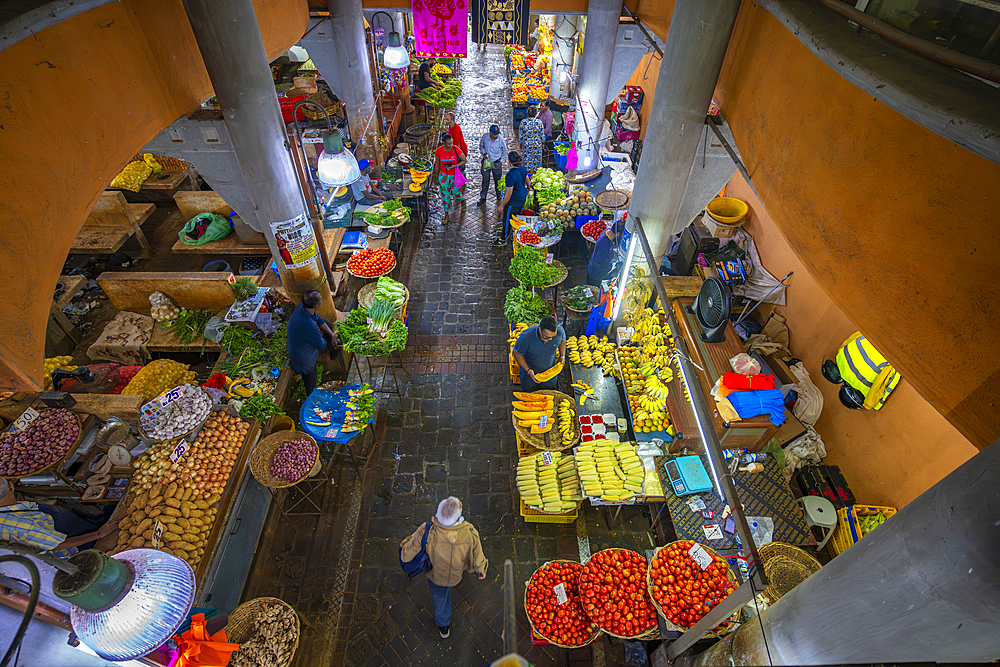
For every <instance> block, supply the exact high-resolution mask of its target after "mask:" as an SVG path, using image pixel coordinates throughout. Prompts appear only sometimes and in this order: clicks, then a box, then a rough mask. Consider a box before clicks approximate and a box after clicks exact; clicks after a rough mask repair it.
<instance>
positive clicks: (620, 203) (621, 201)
mask: <svg viewBox="0 0 1000 667" xmlns="http://www.w3.org/2000/svg"><path fill="white" fill-rule="evenodd" d="M629 199H630V197H629V195H628V193H627V192H619V191H617V190H605V191H604V192H600V193H598V194H597V196H596V197H594V203H595V204H597V205H598V206H600V207H601V208H602V209H604V210H605V211H617V210H619V209H623V208H626V207H628V202H629Z"/></svg>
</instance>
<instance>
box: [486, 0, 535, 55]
mask: <svg viewBox="0 0 1000 667" xmlns="http://www.w3.org/2000/svg"><path fill="white" fill-rule="evenodd" d="M472 41H473V42H477V43H479V44H483V43H485V44H527V43H528V0H472Z"/></svg>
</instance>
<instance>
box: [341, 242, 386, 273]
mask: <svg viewBox="0 0 1000 667" xmlns="http://www.w3.org/2000/svg"><path fill="white" fill-rule="evenodd" d="M394 266H396V256H395V255H393V254H392V251H391V250H389V249H388V248H366V249H365V250H359V251H358V252H356V253H355V254H354V255H352V256H351V258H350V259H349V260H347V269H348V270H349V271H350V272H351V273H353V274H354V275H356V276H361V277H362V278H375V277H377V276H381V275H383V274H386V273H389V271H391V270H392V268H393V267H394Z"/></svg>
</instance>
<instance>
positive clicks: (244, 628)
mask: <svg viewBox="0 0 1000 667" xmlns="http://www.w3.org/2000/svg"><path fill="white" fill-rule="evenodd" d="M270 607H287V608H288V609H291V610H292V615H293V616H295V638H294V641H293V642H292V650H291V651H289V652H288V654H287V656H286V659H285V661H284V662H278V663H275V664H273V665H268V666H267V667H287V665H290V664H292V659H293V658H294V657H295V651H296V649H298V647H299V636H300V635H301V631H302V625H301V622H300V621H299V615H298V613H296V612H295V608H294V607H292V605H290V604H288V603H287V602H285V601H284V600H279V599H278V598H254V599H253V600H249V601H247V602H244V603H243V604H241V605H240V606H239V607H237V608H236V609H234V610H233V612H232V613H231V614H229V621H228V623H227V624H226V640H227V641H229V642H231V643H233V644H242V643H243V642H246V641H249V640H250V639H252V638H253V636H254V635H255V634H256V632H257V624H258V619H259V617H260V612H262V611H264V610H266V609H268V608H270Z"/></svg>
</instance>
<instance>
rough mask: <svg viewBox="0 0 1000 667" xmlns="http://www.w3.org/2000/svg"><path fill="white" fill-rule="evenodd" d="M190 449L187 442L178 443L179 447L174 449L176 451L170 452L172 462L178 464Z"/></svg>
mask: <svg viewBox="0 0 1000 667" xmlns="http://www.w3.org/2000/svg"><path fill="white" fill-rule="evenodd" d="M188 447H190V445H189V444H188V441H187V440H181V441H180V442H178V443H177V446H176V447H174V451H172V452H170V462H171V463H177V462H178V461H180V460H181V457H182V456H184V452H186V451H187V450H188Z"/></svg>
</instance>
